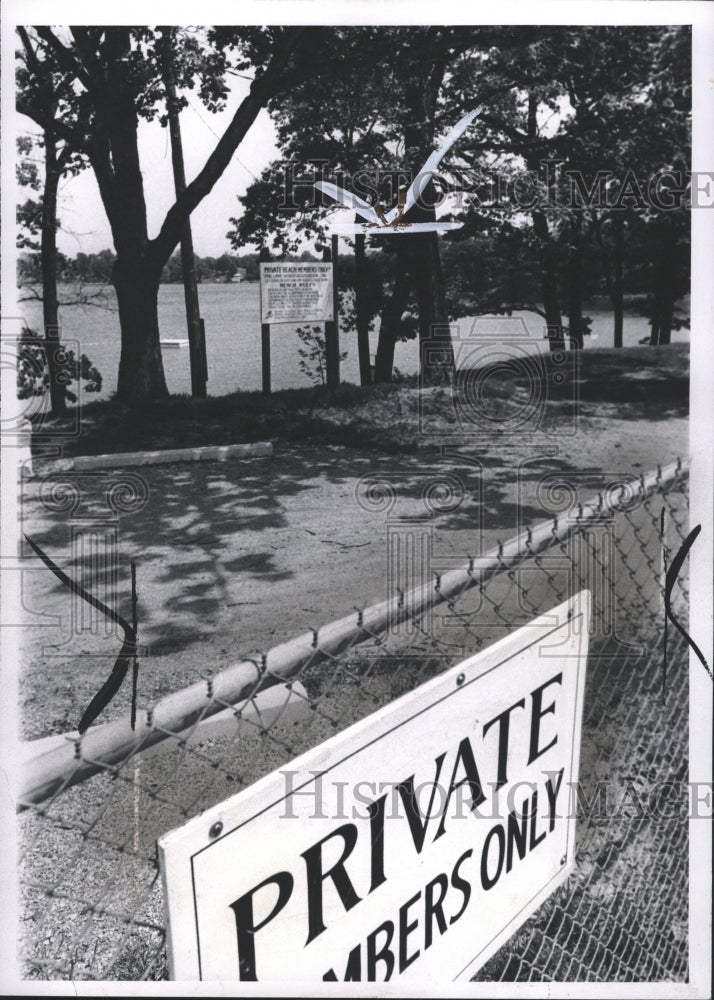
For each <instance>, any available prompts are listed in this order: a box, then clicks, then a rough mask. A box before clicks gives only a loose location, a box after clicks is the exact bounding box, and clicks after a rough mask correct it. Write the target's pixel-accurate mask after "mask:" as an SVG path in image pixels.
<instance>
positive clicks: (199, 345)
mask: <svg viewBox="0 0 714 1000" xmlns="http://www.w3.org/2000/svg"><path fill="white" fill-rule="evenodd" d="M164 40H165V41H164V65H163V75H164V84H165V86H166V96H167V98H168V101H167V107H168V118H169V135H170V137H171V161H172V164H173V169H174V190H175V191H176V197H177V198H178V197H180V196H181V195H182V194H183V192H184V191H185V190H186V172H185V169H184V163H183V146H182V143H181V126H180V124H179V116H178V112H177V111H176V87H175V85H174V80H173V67H172V65H171V40H172V33H171V32H170V31H169V33H168V34H165V35H164ZM181 263H182V265H183V288H184V298H185V300H186V325H187V327H188V345H189V360H190V364H191V395H192V396H194V397H195V398H198V399H205V398H206V380H207V378H208V364H207V362H206V341H205V337H202V336H201V332H202V330H201V323H202V320H201V317H200V311H199V306H198V282H197V279H196V264H195V261H194V257H193V236H192V234H191V221H190V218H188V219H186V222H185V223H184V225H183V230H182V234H181Z"/></svg>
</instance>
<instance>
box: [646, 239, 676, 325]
mask: <svg viewBox="0 0 714 1000" xmlns="http://www.w3.org/2000/svg"><path fill="white" fill-rule="evenodd" d="M659 229H660V240H659V253H658V254H657V260H656V262H655V268H654V309H653V315H652V335H651V337H650V343H651V344H669V343H670V341H671V339H672V320H673V318H674V296H675V292H674V281H673V277H674V274H675V260H674V254H675V249H676V234H675V231H674V226H673V225H672V224H671V223H669V222H664V223H661V224H660V227H659Z"/></svg>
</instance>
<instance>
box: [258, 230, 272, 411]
mask: <svg viewBox="0 0 714 1000" xmlns="http://www.w3.org/2000/svg"><path fill="white" fill-rule="evenodd" d="M269 261H270V254H269V253H268V251H267V250H266V249H265V247H263V248H262V249H261V251H260V264H261V269H260V292H261V305H262V293H263V268H262V265H263V264H267V263H269ZM261 313H262V310H261ZM261 319H262V315H261ZM260 353H261V367H262V372H263V395H264V396H269V395H270V323H261V324H260Z"/></svg>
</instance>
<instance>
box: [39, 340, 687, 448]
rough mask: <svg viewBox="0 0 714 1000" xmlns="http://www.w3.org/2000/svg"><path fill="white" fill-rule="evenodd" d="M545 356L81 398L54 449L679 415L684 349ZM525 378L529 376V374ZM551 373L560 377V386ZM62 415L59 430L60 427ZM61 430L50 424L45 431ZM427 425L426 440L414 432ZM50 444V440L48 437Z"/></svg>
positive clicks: (403, 438) (355, 438)
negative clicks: (284, 383)
mask: <svg viewBox="0 0 714 1000" xmlns="http://www.w3.org/2000/svg"><path fill="white" fill-rule="evenodd" d="M567 359H568V360H567V362H566V364H565V365H563V364H562V362H561V363H560V364H556V363H554V362H553V360H552V356H550V355H548V356H545V357H543V358H542V359H540V362H539V364H540V365H541V367H540V368H537V369H532V370H531V373H530V374H528V373H527V372H526V373H524V372H517V371H515V372H509V371H507V370H504V368H499V369H495V368H494V369H478V370H477V369H472V370H470V371H469V372H467V373H461V374H460V376H459V378H458V380H457V384H456V389H455V391H454V392H452V390H451V388H450V387H448V386H444V387H439V386H437V387H428V388H425V389H420V388H419V385H418V379H417V377H416V376H412V377H409V378H407V379H404V380H402V381H400V382H394V383H391V384H389V385H373V386H368V387H365V388H361V387H359V386H355V385H352V384H347V383H343V384H342V385H341V386H340V388H339V390H338V391H337V392H336V393H334V394H331V393H329V392H328V390H327V388H326V387H323V386H321V387H318V388H315V389H312V388H308V389H289V390H283V391H280V392H275V393H273V395H272V396H269V397H264V396H262V395H261V393H259V392H238V393H233V394H230V395H227V396H218V397H211V398H209V399H205V400H192V399H191V398H190V397H188V396H171V397H169V398H168V399H166V400H163V401H161V402H155V403H150V404H145V405H143V406H137V405H127V404H120V403H118V402H117V401H115V400H109V401H106V402H97V403H89V404H87V405H86V406H85V407H84V411H83V414H82V433H81V435H80V436H79V437H71V436H68V438H67V439H66V440H65V441H64V442H63V444H64V452H63V453H64V454H65V455H79V454H85V455H91V454H102V453H116V452H126V451H140V450H157V449H168V448H185V447H194V446H198V445H221V444H234V443H240V442H250V441H266V440H273V441H275V442H286V443H289V442H301V441H302V442H307V443H310V444H316V443H326V444H340V445H346V446H349V447H356V448H360V449H365V450H374V451H381V452H394V451H403V450H410V451H411V450H413V449H414V448H415V447H421V446H433V444H434V442H435V440H436V439H438V437H439V434H440V432H443V434H444V435H447V436H448V437H449V438H450V439H451V440H454V438H458V436H459V434H460V433H461V432H463V435H464V438H467V437H468V436H469V435H470V434H471V433H472V431H473V425H474V421H476V422H478V420H479V419H480V415H485V419H487V420H488V421H490V422H491V423H492V425H493V429H494V433H496V434H497V433H498V425H499V422H501V421H503V422H508V421H509V420H511V419H513V418H516V417H517V416H518V414H519V413H521V414H522V413H524V412H526V413H527V412H529V407H532V404H533V403H534V401H542V403H543V407H542V410H541V411H539V412H540V416H539V417H538V419H539V420H540V421H541V424H540V428H541V429H551V428H552V430H553V432H554V433H556V432H557V429H558V425H559V423H560V422H561V421H562V420H570V419H572V414H573V412H576V411H577V412H578V413H579V414H580V415H583V416H585V415H590V416H595V415H600V416H608V415H611V416H616V417H617V418H618V419H626V420H638V419H648V420H658V419H665V418H666V417H669V416H679V417H681V416H685V415H686V413H687V407H688V396H689V345H688V344H682V343H680V344H672V345H669V346H666V347H645V346H639V347H632V348H624V349H620V350H613V349H589V350H587V351H583V352H580V353H579V354H577V355H575V354H568V355H567ZM534 371H535V372H536V374H535V375H534V374H533V372H534ZM558 373H562V376H563V377H562V381H559V379H560V375H559V374H558ZM71 422H72V421H71V419H67V421H66V423H67V426H68V427H69V425H70V424H71ZM62 426H63V423H62V421H55V422H54V423H53V430H54V432H55V433H56V431H57V430H59V429H61V428H62ZM427 428H428V433H425V429H427ZM55 440H56V438H55Z"/></svg>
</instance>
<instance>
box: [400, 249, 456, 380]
mask: <svg viewBox="0 0 714 1000" xmlns="http://www.w3.org/2000/svg"><path fill="white" fill-rule="evenodd" d="M408 239H409V241H410V242H413V244H414V250H413V265H412V276H413V280H414V287H415V290H416V298H417V303H418V306H419V346H420V354H421V358H420V361H421V375H422V380H423V381H425V382H433V381H441V380H443V378H444V373H445V372H446V373H448V375H449V376H450V377H451V376H453V371H454V349H453V345H452V343H451V330H450V328H449V322H448V316H447V314H446V297H445V295H444V281H443V275H442V270H441V256H440V253H439V242H438V237H437V234H436V233H425V234H423V235H419V236H414V237H408ZM417 244H418V245H417ZM427 343H428V344H429V347H428V349H427V347H426V345H427Z"/></svg>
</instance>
